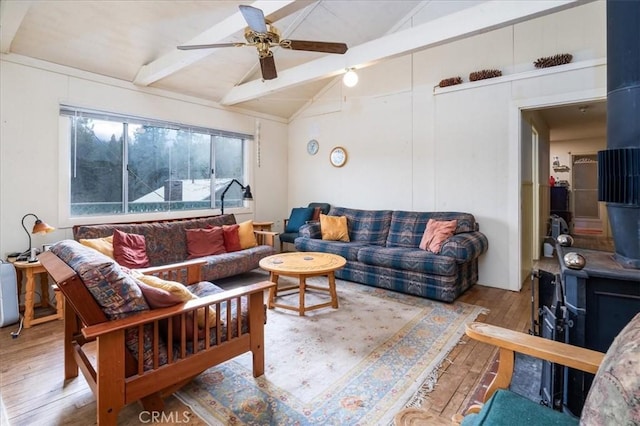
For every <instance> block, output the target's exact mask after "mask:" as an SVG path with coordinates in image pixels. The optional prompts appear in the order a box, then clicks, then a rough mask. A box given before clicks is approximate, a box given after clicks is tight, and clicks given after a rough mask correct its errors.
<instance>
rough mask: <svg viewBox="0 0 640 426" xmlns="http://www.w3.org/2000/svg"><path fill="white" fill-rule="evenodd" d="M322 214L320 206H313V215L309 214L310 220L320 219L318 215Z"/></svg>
mask: <svg viewBox="0 0 640 426" xmlns="http://www.w3.org/2000/svg"><path fill="white" fill-rule="evenodd" d="M321 214H322V207H314V208H313V215H312V216H311V221H313V222H317V221H319V220H320V215H321Z"/></svg>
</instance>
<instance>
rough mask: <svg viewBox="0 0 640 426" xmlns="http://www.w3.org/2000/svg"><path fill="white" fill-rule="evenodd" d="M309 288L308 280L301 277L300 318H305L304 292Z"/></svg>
mask: <svg viewBox="0 0 640 426" xmlns="http://www.w3.org/2000/svg"><path fill="white" fill-rule="evenodd" d="M306 288H307V279H306V277H305V276H304V275H300V309H299V311H298V312H299V313H300V316H301V317H303V316H304V292H305V290H306Z"/></svg>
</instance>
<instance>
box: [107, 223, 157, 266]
mask: <svg viewBox="0 0 640 426" xmlns="http://www.w3.org/2000/svg"><path fill="white" fill-rule="evenodd" d="M113 257H114V259H115V260H116V262H118V263H119V264H120V265H122V266H126V267H127V268H133V269H135V268H146V267H147V266H149V265H150V263H149V257H148V256H147V244H146V241H145V239H144V235H138V234H127V233H125V232H122V231H119V230H117V229H115V230H114V231H113Z"/></svg>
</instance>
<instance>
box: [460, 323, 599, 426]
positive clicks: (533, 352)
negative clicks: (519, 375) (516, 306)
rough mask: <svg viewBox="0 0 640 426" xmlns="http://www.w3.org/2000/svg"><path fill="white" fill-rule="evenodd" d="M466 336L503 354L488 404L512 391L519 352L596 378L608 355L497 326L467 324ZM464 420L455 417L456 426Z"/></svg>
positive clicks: (472, 410) (478, 407) (486, 397)
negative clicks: (501, 393) (495, 396)
mask: <svg viewBox="0 0 640 426" xmlns="http://www.w3.org/2000/svg"><path fill="white" fill-rule="evenodd" d="M466 334H467V335H468V336H469V337H471V338H472V339H474V340H478V341H480V342H484V343H488V344H490V345H494V346H497V347H498V349H499V351H500V355H499V357H500V359H499V363H498V371H497V374H496V377H495V378H494V379H493V381H492V382H491V384H490V385H489V387H488V388H487V390H486V392H485V394H484V397H483V402H487V401H488V400H489V399H490V398H491V396H492V395H493V394H494V393H495V392H496V391H497V390H498V389H508V388H509V384H510V383H511V378H512V377H513V367H514V360H515V352H518V353H521V354H525V355H529V356H532V357H534V358H538V359H543V360H545V361H550V362H553V363H557V364H562V365H564V366H567V367H571V368H575V369H578V370H581V371H585V372H587V373H592V374H596V373H597V372H598V367H599V366H600V364H601V363H602V359H603V358H604V355H605V354H604V353H602V352H598V351H594V350H591V349H586V348H582V347H579V346H572V345H569V344H566V343H562V342H556V341H553V340H549V339H544V338H542V337H538V336H531V335H529V334H525V333H521V332H518V331H513V330H509V329H506V328H502V327H498V326H495V325H490V324H485V323H481V322H474V323H471V324H467V328H466ZM481 409H482V405H479V404H474V405H472V406H471V407H469V409H468V410H467V411H466V413H465V415H466V414H471V413H479V412H480V410H481ZM463 418H464V416H463V415H462V414H460V413H458V414H455V415H454V416H453V418H452V423H453V424H454V425H455V424H460V423H461V422H462V419H463Z"/></svg>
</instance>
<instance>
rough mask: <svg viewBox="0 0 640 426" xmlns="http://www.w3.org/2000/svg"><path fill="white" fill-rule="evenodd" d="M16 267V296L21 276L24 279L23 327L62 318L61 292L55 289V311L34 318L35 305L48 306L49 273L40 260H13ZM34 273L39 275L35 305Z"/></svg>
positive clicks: (19, 290) (20, 290)
mask: <svg viewBox="0 0 640 426" xmlns="http://www.w3.org/2000/svg"><path fill="white" fill-rule="evenodd" d="M13 266H15V267H16V275H17V277H16V278H17V282H18V297H20V294H21V293H22V278H23V274H24V276H25V278H26V280H25V284H26V287H25V292H24V328H30V327H31V326H32V325H36V324H40V323H43V322H47V321H52V320H56V319H63V318H64V309H63V303H64V302H63V300H62V293H60V292H59V291H56V313H55V314H50V315H45V316H42V317H38V318H35V309H34V308H36V307H42V308H46V307H49V274H48V273H47V270H46V269H45V268H44V266H42V264H40V262H33V263H30V262H14V263H13ZM36 275H40V291H41V295H40V296H41V297H40V303H38V304H37V305H36V304H35V303H34V302H33V298H34V295H35V291H36Z"/></svg>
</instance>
